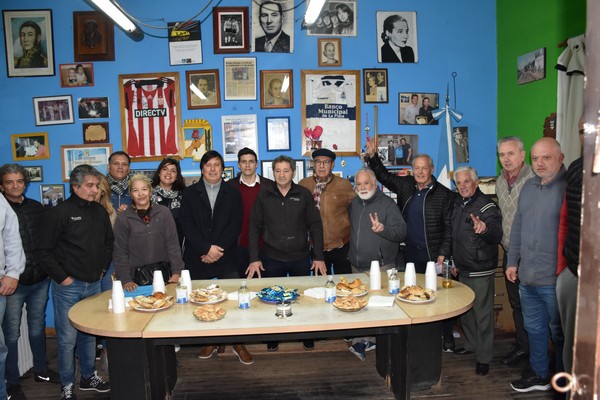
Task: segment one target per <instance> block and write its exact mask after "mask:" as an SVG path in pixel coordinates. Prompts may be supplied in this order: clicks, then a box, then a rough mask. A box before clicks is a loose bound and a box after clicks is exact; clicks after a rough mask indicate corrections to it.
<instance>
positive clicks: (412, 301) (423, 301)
mask: <svg viewBox="0 0 600 400" xmlns="http://www.w3.org/2000/svg"><path fill="white" fill-rule="evenodd" d="M396 298H397V299H398V300H400V301H402V302H404V303H410V304H427V303H433V302H434V301H435V297H432V298H430V299H429V300H407V299H403V298H402V297H400V296H398V295H396Z"/></svg>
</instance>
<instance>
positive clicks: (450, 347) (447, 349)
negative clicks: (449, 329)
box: [442, 335, 456, 353]
mask: <svg viewBox="0 0 600 400" xmlns="http://www.w3.org/2000/svg"><path fill="white" fill-rule="evenodd" d="M443 337H444V343H443V344H442V350H443V351H444V353H454V350H455V349H456V344H455V343H454V336H451V335H444V336H443Z"/></svg>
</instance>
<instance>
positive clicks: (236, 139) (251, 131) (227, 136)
mask: <svg viewBox="0 0 600 400" xmlns="http://www.w3.org/2000/svg"><path fill="white" fill-rule="evenodd" d="M221 131H222V132H223V153H222V154H223V159H224V160H225V161H237V154H238V151H240V150H241V149H243V148H244V147H248V148H250V149H252V150H254V151H255V152H256V153H257V154H258V126H257V123H256V114H246V115H223V116H221Z"/></svg>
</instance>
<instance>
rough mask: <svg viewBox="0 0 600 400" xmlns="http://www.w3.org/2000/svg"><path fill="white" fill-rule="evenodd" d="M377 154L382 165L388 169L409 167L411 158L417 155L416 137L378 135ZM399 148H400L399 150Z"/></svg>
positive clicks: (395, 134)
mask: <svg viewBox="0 0 600 400" xmlns="http://www.w3.org/2000/svg"><path fill="white" fill-rule="evenodd" d="M376 141H377V153H378V154H379V158H380V159H381V162H382V164H383V165H385V166H386V167H387V168H388V169H395V168H406V167H407V166H410V165H411V164H412V161H413V157H414V156H416V155H417V154H418V153H419V149H418V142H419V136H418V135H405V134H398V133H392V134H388V133H386V134H378V135H377V138H376ZM399 147H402V148H401V149H400V148H399Z"/></svg>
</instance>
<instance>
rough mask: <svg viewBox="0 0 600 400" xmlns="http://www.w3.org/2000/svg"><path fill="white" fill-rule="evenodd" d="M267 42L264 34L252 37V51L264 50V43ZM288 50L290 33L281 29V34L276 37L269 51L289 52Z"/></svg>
mask: <svg viewBox="0 0 600 400" xmlns="http://www.w3.org/2000/svg"><path fill="white" fill-rule="evenodd" d="M266 42H267V37H266V36H261V37H258V38H256V39H254V51H262V52H264V51H265V43H266ZM289 52H290V35H288V34H287V33H285V32H284V31H281V35H279V37H278V38H277V41H276V42H275V44H274V45H273V49H272V50H271V53H289Z"/></svg>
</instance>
